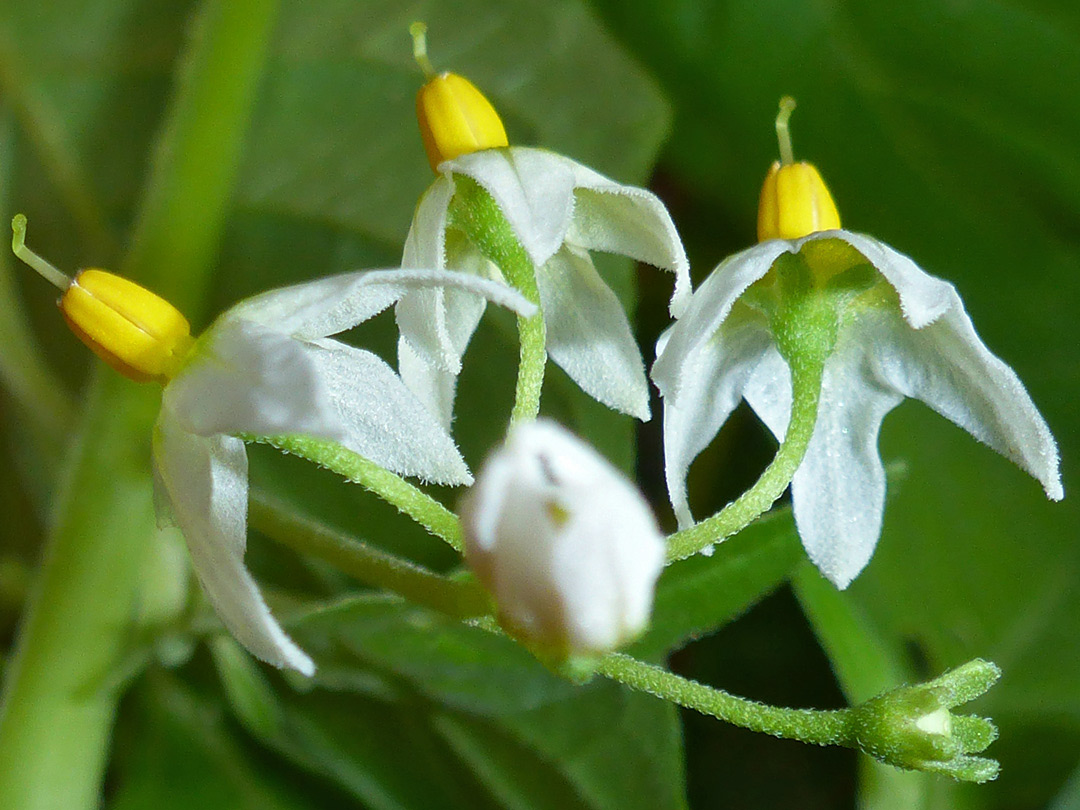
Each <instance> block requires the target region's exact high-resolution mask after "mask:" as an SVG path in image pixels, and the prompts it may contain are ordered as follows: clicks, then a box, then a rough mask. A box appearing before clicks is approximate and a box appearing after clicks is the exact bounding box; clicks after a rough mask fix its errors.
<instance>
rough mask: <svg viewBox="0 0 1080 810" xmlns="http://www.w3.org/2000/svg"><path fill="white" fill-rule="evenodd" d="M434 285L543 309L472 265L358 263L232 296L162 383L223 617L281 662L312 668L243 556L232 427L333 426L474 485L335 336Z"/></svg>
mask: <svg viewBox="0 0 1080 810" xmlns="http://www.w3.org/2000/svg"><path fill="white" fill-rule="evenodd" d="M436 285H439V286H443V285H445V286H447V287H452V288H453V289H454V290H455V291H456V292H457V293H458V294H460V295H463V296H464V295H480V296H484V297H486V298H488V299H490V300H492V301H496V302H498V303H500V304H503V305H506V306H509V307H511V308H513V309H515V310H516V311H519V312H523V313H525V314H528V313H529V312H530V311H535V308H534V307H533V306H532V305H530V304H529V303H528V302H527V301H525V300H524V299H523V298H522V297H521V296H520V295H519V294H517V293H516V292H514V291H513V290H511V289H509V288H508V287H506V286H504V285H499V284H496V283H493V282H490V281H485V280H482V279H478V278H473V277H469V276H464V275H461V274H455V273H447V272H445V271H430V270H427V271H425V270H411V271H400V270H390V271H371V272H358V273H349V274H345V275H340V276H335V277H332V278H326V279H322V280H320V281H315V282H312V283H309V284H301V285H298V286H295V287H290V288H287V289H283V290H277V291H274V292H270V293H267V294H265V295H261V296H258V297H256V298H253V299H250V300H247V301H245V302H242V303H241V304H239V305H237V306H235V307H233V308H232V309H230V310H229V311H228V312H226V313H224V314H223V315H222V316H221V317H220V318H219V319H218V320H217V321H216V322H215V323H214V324H213V326H211V327H210V329H209V330H207V332H206V333H205V334H204V335H203V336H202V337H201V338H200V339H199V340H198V342H197V343H196V344H195V347H194V348H193V349H192V351H191V354H190V355H189V357H188V359H187V360H186V361H185V364H184V366H183V368H182V369H181V370H180V371H179V372H178V373H177V374H176V376H175V377H173V379H172V380H171V381H170V382H169V383H168V385H166V387H165V389H164V392H163V395H162V407H161V414H160V416H159V418H158V421H157V425H156V427H155V430H154V465H155V474H156V475H155V477H156V481H157V483H158V494H159V496H160V497H161V498H162V500H163V503H164V505H165V506H166V508H167V511H168V512H169V513H171V517H172V519H173V520H174V521H175V523H176V524H177V525H178V526H179V528H180V530H181V531H182V532H183V534H184V538H185V539H186V541H187V544H188V549H189V551H190V553H191V560H192V563H193V566H194V569H195V573H196V574H197V576H198V578H199V581H200V583H202V587H203V590H204V591H205V592H206V595H207V597H208V598H209V600H210V602H211V604H212V605H213V606H214V608H215V610H216V611H217V613H218V615H219V616H220V618H221V620H222V622H223V623H224V624H225V626H226V627H227V628H228V629H229V631H230V632H231V633H232V634H233V635H234V636H235V637H236V638H237V640H238V641H240V642H241V643H242V644H243V645H244V646H245V647H247V649H248V650H249V651H250V652H251V653H253V654H254V655H256V656H257V657H259V658H261V659H263V660H264V661H267V662H269V663H271V664H274V665H275V666H279V667H289V668H291V669H295V670H298V671H299V672H302V673H304V674H307V675H310V674H311V673H312V672H314V664H313V663H312V661H311V659H310V658H309V657H308V656H307V655H306V654H305V653H304V652H303V651H302V650H300V649H299V648H298V647H297V646H296V644H294V643H293V641H292V640H291V639H290V638H289V637H288V636H287V635H286V634H285V633H284V631H282V629H281V627H280V626H279V625H278V623H277V621H276V620H275V619H274V617H273V616H271V614H270V611H269V610H268V609H267V607H266V603H265V602H264V601H263V599H262V596H261V595H260V593H259V590H258V588H257V586H256V584H255V581H254V580H253V579H252V577H251V575H250V574H249V573H248V570H247V568H246V567H245V566H244V549H245V544H246V534H247V532H246V529H247V491H248V481H247V478H248V476H247V455H246V452H245V449H244V444H243V442H242V441H241V440H240V439H239V438H236V437H235V434H254V435H258V436H274V435H281V434H289V433H305V434H309V435H313V436H319V437H325V438H329V439H333V440H335V441H338V442H340V443H341V444H342V445H344V446H345V447H347V448H349V449H350V450H353V451H355V452H357V453H359V454H360V455H362V456H364V457H365V458H368V459H370V460H371V461H374V462H375V463H377V464H380V465H382V466H383V467H386V468H388V469H390V470H393V471H395V472H398V473H402V474H407V475H416V476H420V477H421V478H425V479H429V480H433V481H437V482H439V483H445V484H461V483H470V482H471V480H472V479H471V476H470V475H469V471H468V468H467V467H466V466H465V462H464V461H463V460H462V458H461V455H460V454H459V452H458V450H457V448H456V447H455V446H454V443H453V441H452V440H451V439H450V437H449V436H448V435H447V433H446V431H445V430H444V429H443V428H442V427H441V426H440V425H439V424H438V423H437V422H436V420H435V419H434V418H433V417H432V416H431V414H430V413H429V411H428V410H427V408H426V407H425V406H424V405H423V404H421V403H420V402H419V401H418V400H417V399H416V397H415V396H413V395H412V394H411V393H410V392H409V390H408V389H407V388H406V387H405V385H404V384H403V383H402V382H401V380H400V379H399V378H398V376H397V375H396V374H395V373H394V371H393V370H392V369H391V368H390V367H389V366H388V365H387V364H386V363H384V362H383V361H382V360H381V359H379V358H378V357H377V356H376V355H374V354H372V353H371V352H367V351H364V350H363V349H357V348H354V347H352V346H348V345H346V344H344V343H341V342H339V341H336V340H332V339H329V338H328V337H327V336H328V335H332V334H335V333H337V332H342V331H344V330H346V329H349V328H350V327H352V326H354V325H356V324H357V323H360V322H361V321H364V320H367V319H368V318H370V317H372V316H374V315H376V314H377V313H378V312H380V311H382V310H384V309H386V308H387V307H388V306H390V305H391V304H393V303H394V302H396V301H397V300H398V299H399V298H401V296H402V295H404V294H405V293H406V291H408V290H415V289H418V288H429V287H433V286H436Z"/></svg>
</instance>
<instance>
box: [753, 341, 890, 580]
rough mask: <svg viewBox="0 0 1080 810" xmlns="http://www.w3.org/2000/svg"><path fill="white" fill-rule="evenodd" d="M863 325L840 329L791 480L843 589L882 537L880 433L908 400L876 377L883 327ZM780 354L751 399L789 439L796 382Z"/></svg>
mask: <svg viewBox="0 0 1080 810" xmlns="http://www.w3.org/2000/svg"><path fill="white" fill-rule="evenodd" d="M864 324H865V321H863V320H860V321H859V322H858V323H857V324H853V325H852V326H851V327H850V328H849V329H847V330H845V331H844V332H843V333H841V337H840V340H839V342H838V344H837V347H836V350H835V352H834V353H833V355H832V356H831V357H830V358H829V359H828V361H827V362H826V366H825V376H824V380H823V381H822V390H821V401H820V403H819V406H818V416H817V423H816V424H815V426H814V434H813V437H812V438H811V440H810V446H809V447H808V448H807V451H806V456H805V457H804V458H803V462H802V464H801V465H799V469H798V471H797V472H796V473H795V477H794V479H793V480H792V482H791V499H792V506H793V509H794V512H795V524H796V526H797V527H798V530H799V536H800V537H801V538H802V543H803V546H804V547H805V548H806V552H807V554H808V555H809V556H810V559H811V560H812V561H813V563H814V564H815V565H816V566H817V567H818V569H819V570H820V571H821V573H822V574H824V575H825V576H826V577H827V578H828V579H829V580H830V581H831V582H832V583H833V584H835V585H836V586H837V587H838V588H846V587H847V586H848V585H849V584H850V583H851V581H852V580H853V579H854V578H855V576H856V575H857V574H858V573H859V572H860V571H861V570H862V569H863V568H864V567H865V566H866V564H867V562H869V560H870V557H871V555H872V554H873V553H874V547H875V546H876V545H877V541H878V538H879V537H880V536H881V520H882V515H883V513H884V509H885V468H884V467H883V466H882V463H881V456H880V454H879V453H878V446H877V445H878V432H879V431H880V429H881V422H882V420H883V419H884V418H885V415H886V414H887V413H888V412H889V411H890V410H892V409H893V408H895V407H896V406H897V405H898V404H899V403H900V402H901V400H902V399H903V398H902V397H901V396H900V395H899V394H897V393H896V392H894V391H891V390H889V389H888V388H887V387H885V386H882V385H880V384H879V383H878V382H877V380H876V379H875V375H874V371H873V369H872V368H871V360H870V358H869V357H868V356H867V353H866V347H867V346H872V345H873V343H872V341H873V339H874V332H875V331H876V330H875V329H874V328H873V327H872V326H867V328H864ZM773 352H775V350H773ZM773 352H770V354H773ZM778 358H779V355H778V354H776V355H774V357H773V359H771V360H768V359H767V361H766V362H763V363H762V365H761V366H760V367H759V369H758V373H757V374H755V375H754V376H755V377H756V378H757V379H754V380H752V382H751V384H749V385H748V386H747V389H746V398H747V401H748V402H749V403H750V405H751V407H753V408H754V410H755V411H756V412H757V413H758V414H759V415H760V416H761V417H762V420H763V421H764V422H765V423H766V424H767V425H768V426H769V429H770V430H772V432H773V433H774V434H775V435H776V437H777V439H781V440H782V439H783V436H784V433H785V432H786V431H787V423H788V419H789V418H790V416H789V414H790V409H791V382H790V377H788V378H787V382H786V385H785V384H784V382H783V380H784V376H783V375H782V374H781V373H780V372H779V368H778V366H777V359H778ZM779 362H780V363H782V362H783V361H782V360H781V361H779ZM785 389H786V390H785ZM778 403H784V404H783V405H782V406H781V405H779V404H778Z"/></svg>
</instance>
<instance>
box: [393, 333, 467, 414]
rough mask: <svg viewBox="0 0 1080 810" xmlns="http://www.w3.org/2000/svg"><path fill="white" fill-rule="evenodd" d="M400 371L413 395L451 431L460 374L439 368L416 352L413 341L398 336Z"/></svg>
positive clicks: (402, 379) (402, 378) (403, 380)
mask: <svg viewBox="0 0 1080 810" xmlns="http://www.w3.org/2000/svg"><path fill="white" fill-rule="evenodd" d="M398 374H399V375H400V376H401V381H402V382H403V383H405V385H406V386H407V387H408V389H409V390H410V391H412V393H413V396H415V397H416V398H417V399H418V400H420V401H421V402H422V403H423V404H424V406H425V407H426V408H427V409H428V411H430V412H431V414H432V415H433V416H434V417H435V418H436V420H437V421H438V422H439V424H440V425H441V426H442V428H443V430H445V431H446V432H447V433H449V432H450V425H451V424H452V423H453V421H454V396H455V395H456V393H457V379H458V375H457V374H454V373H452V372H449V371H443V370H442V369H440V368H436V367H435V366H434V365H432V364H431V363H429V362H428V361H427V360H425V359H424V358H422V357H421V356H420V355H418V354H417V353H416V352H415V351H413V349H412V347H411V346H410V345H409V341H407V340H405V338H398Z"/></svg>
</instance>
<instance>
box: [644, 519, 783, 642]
mask: <svg viewBox="0 0 1080 810" xmlns="http://www.w3.org/2000/svg"><path fill="white" fill-rule="evenodd" d="M803 559H804V553H803V550H802V545H801V544H800V543H799V538H798V535H797V534H796V533H795V523H794V521H793V520H792V517H791V510H790V509H789V508H787V507H784V508H781V509H777V510H775V511H773V512H770V513H769V514H767V515H765V516H764V517H762V518H761V519H760V520H758V521H756V522H755V523H753V524H751V525H750V526H749V527H747V528H746V529H744V530H743V531H742V532H740V533H739V534H737V535H735V536H734V537H731V538H729V539H728V540H725V541H724V542H723V543H720V544H719V545H718V546H716V547H715V549H714V551H713V553H712V556H709V557H706V556H704V555H702V554H698V555H695V556H693V557H690V558H689V559H686V560H680V561H679V562H676V563H674V564H672V565H670V566H668V567H667V569H665V570H664V573H663V575H662V576H661V577H660V582H659V584H658V585H657V590H656V602H655V606H654V608H653V617H652V621H651V623H650V624H649V629H648V630H647V631H646V632H645V635H644V636H643V637H642V638H640V639H639V640H638V641H637V642H636V643H635V644H634V645H633V646H632V647H631V648H630V650H629V651H628V652H630V654H632V655H634V656H635V657H638V658H645V659H655V658H659V657H661V656H663V655H665V654H667V653H669V652H671V651H673V650H677V649H679V648H681V647H682V646H684V645H685V644H687V643H688V642H690V641H692V640H693V639H695V638H697V637H699V636H702V635H707V634H709V633H712V632H715V631H716V630H719V629H720V628H721V627H723V626H724V625H725V624H727V623H728V622H731V621H734V620H735V619H737V618H738V617H739V616H740V615H742V614H743V613H744V612H746V611H747V610H749V609H750V608H751V607H753V605H754V604H755V603H756V602H757V601H758V600H760V599H763V598H765V596H767V595H768V594H769V593H770V592H771V591H772V590H774V589H775V588H776V587H778V586H779V585H782V584H783V583H784V582H785V581H786V580H787V577H788V574H790V573H791V571H792V569H794V568H795V566H796V565H798V564H799V563H800V562H801V561H802V560H803Z"/></svg>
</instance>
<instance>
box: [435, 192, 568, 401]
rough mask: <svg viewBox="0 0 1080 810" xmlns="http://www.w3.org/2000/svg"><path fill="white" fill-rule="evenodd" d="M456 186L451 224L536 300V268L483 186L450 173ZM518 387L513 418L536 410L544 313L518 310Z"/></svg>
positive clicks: (542, 360) (543, 354) (541, 381)
mask: <svg viewBox="0 0 1080 810" xmlns="http://www.w3.org/2000/svg"><path fill="white" fill-rule="evenodd" d="M454 182H455V184H456V186H457V194H456V196H455V198H454V199H455V205H454V209H453V217H454V220H453V221H454V225H456V226H457V227H459V228H461V229H462V230H463V231H464V232H465V235H466V236H468V238H469V240H470V241H471V242H472V243H473V244H475V245H476V246H477V247H478V248H479V249H480V252H481V253H483V254H484V256H486V257H487V258H488V259H490V260H491V261H492V262H493V263H494V264H495V265H496V266H497V267H498V268H499V269H500V270H501V271H502V273H503V275H504V276H505V277H506V280H507V281H509V282H510V283H511V284H512V285H513V286H515V287H516V288H517V289H518V290H519V291H520V292H521V294H522V295H524V296H525V297H526V298H527V299H529V301H531V302H532V303H534V304H536V305H537V307H539V306H540V290H539V288H538V287H537V286H536V268H535V267H533V264H532V262H531V261H530V260H529V255H528V254H527V253H526V252H525V248H523V247H522V246H521V243H520V242H519V241H518V240H517V237H516V236H515V235H514V231H513V229H512V228H511V227H510V223H509V222H507V221H506V217H504V216H503V213H502V211H501V210H499V206H498V204H497V203H496V202H495V200H494V199H493V198H492V196H491V195H490V194H488V192H487V191H486V190H484V189H483V188H482V187H481V186H480V185H479V184H478V183H477V182H476V181H475V180H473V179H472V178H469V177H464V176H457V177H455V178H454ZM517 325H518V341H519V343H520V347H521V349H520V354H519V356H518V378H517V388H516V390H515V391H514V410H513V412H512V414H511V420H512V421H513V422H521V421H528V420H531V419H535V418H536V415H537V414H538V413H539V412H540V391H541V389H542V388H543V385H544V368H545V366H546V365H547V348H546V346H547V331H546V329H545V328H544V315H543V312H541V311H540V309H537V311H536V314H535V315H531V316H529V317H527V318H526V317H523V316H520V315H519V316H518V319H517Z"/></svg>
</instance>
